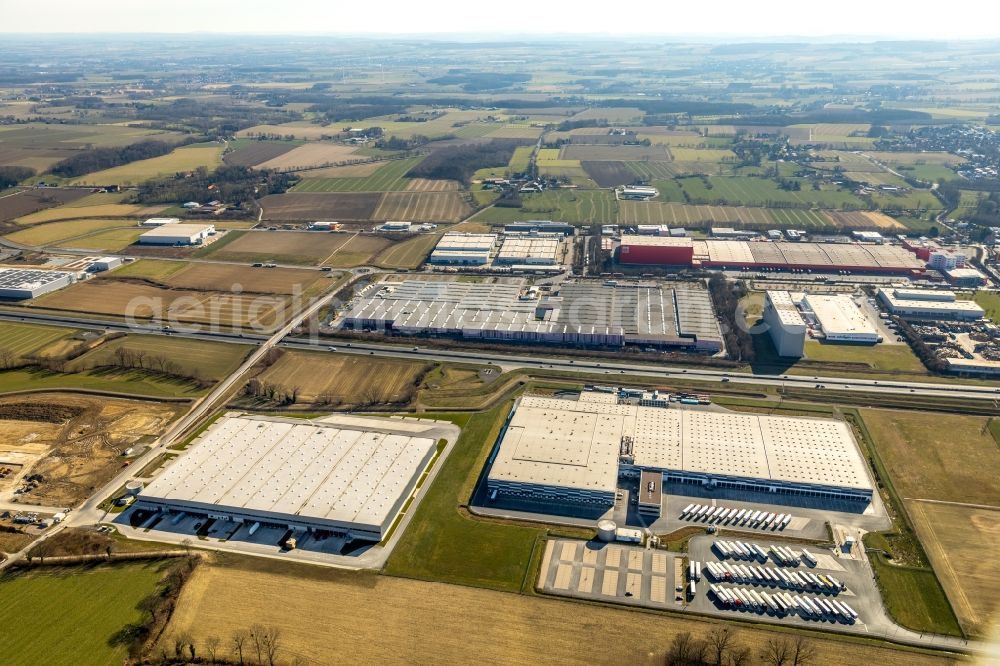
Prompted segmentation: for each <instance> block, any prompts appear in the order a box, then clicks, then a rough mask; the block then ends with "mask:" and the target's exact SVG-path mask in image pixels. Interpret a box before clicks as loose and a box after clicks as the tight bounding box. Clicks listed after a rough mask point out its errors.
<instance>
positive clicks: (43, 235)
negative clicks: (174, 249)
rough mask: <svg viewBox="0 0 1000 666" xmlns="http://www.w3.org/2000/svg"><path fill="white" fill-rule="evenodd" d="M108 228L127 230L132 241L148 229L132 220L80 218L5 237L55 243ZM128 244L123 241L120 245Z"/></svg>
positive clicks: (27, 242) (27, 243)
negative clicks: (142, 227) (140, 226)
mask: <svg viewBox="0 0 1000 666" xmlns="http://www.w3.org/2000/svg"><path fill="white" fill-rule="evenodd" d="M109 229H115V230H123V231H127V232H129V233H130V234H132V236H133V241H134V239H135V238H138V237H139V234H141V233H142V232H144V231H148V229H141V228H139V227H137V226H136V225H135V223H134V222H129V221H128V220H107V219H96V220H90V219H82V220H69V221H64V222H49V223H46V224H36V225H34V226H32V227H28V228H27V229H21V230H20V231H15V232H14V233H12V234H7V238H9V239H10V240H12V241H14V242H15V243H23V244H25V245H57V244H59V243H62V242H63V241H68V240H70V239H75V238H78V237H80V236H87V235H90V234H93V233H96V232H99V231H106V230H109ZM70 244H72V243H70ZM128 244H129V243H125V244H124V245H122V246H121V247H124V246H125V245H128Z"/></svg>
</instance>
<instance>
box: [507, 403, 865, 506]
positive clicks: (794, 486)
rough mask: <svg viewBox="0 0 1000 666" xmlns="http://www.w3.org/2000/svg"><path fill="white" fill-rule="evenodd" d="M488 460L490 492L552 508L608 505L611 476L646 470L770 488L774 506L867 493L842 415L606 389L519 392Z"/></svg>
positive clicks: (713, 484) (858, 498)
mask: <svg viewBox="0 0 1000 666" xmlns="http://www.w3.org/2000/svg"><path fill="white" fill-rule="evenodd" d="M494 456H495V457H494V459H493V462H492V465H491V466H490V469H489V472H488V475H487V484H488V489H489V490H490V492H491V493H493V492H495V493H496V496H505V497H510V498H513V499H516V500H520V501H527V502H536V503H542V504H548V505H551V507H550V509H551V512H554V513H560V512H563V511H570V512H572V507H574V506H577V507H581V508H587V507H591V508H594V507H606V508H610V507H611V506H612V505H613V504H614V500H615V493H616V488H617V480H618V478H619V476H630V477H641V476H642V475H643V474H646V475H647V476H648V473H650V472H652V473H654V474H655V475H656V476H660V477H662V480H663V483H664V484H667V483H671V484H679V485H678V487H679V488H683V487H684V486H685V485H694V486H699V487H707V488H720V489H725V488H732V489H738V490H743V491H749V492H756V493H767V494H771V495H773V499H772V500H769V501H770V502H772V503H782V499H781V496H782V495H807V496H811V497H816V498H828V499H829V500H831V501H836V500H847V501H851V502H858V503H859V504H858V506H861V507H863V506H866V505H867V503H869V502H870V501H871V497H872V485H871V481H870V479H869V477H868V474H867V471H866V469H865V463H864V459H863V458H862V456H861V453H860V451H859V450H858V446H857V444H856V442H855V441H854V436H853V435H852V433H851V430H850V428H849V427H848V426H847V424H846V423H844V422H842V421H836V420H832V419H816V418H792V417H777V416H762V415H756V414H738V413H730V412H709V411H700V410H692V409H676V408H663V407H647V406H642V405H636V404H628V403H625V402H623V401H621V400H620V399H619V396H618V395H616V394H614V393H603V392H591V391H585V392H583V393H581V394H580V395H579V397H578V398H577V399H562V398H551V397H540V396H530V395H529V396H525V397H523V398H521V399H520V401H519V402H518V403H517V405H516V406H515V408H514V410H513V412H512V413H511V416H510V420H509V422H508V423H507V426H506V427H505V428H504V430H503V431H502V433H501V435H500V441H499V445H498V448H497V450H496V452H495V454H494ZM642 478H646V477H642ZM679 492H683V490H680V491H679Z"/></svg>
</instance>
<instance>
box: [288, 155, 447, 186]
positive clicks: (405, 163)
mask: <svg viewBox="0 0 1000 666" xmlns="http://www.w3.org/2000/svg"><path fill="white" fill-rule="evenodd" d="M422 159H423V158H421V157H414V158H410V159H405V160H391V161H388V162H383V163H381V164H380V166H379V168H378V169H377V170H376V171H375V172H374V173H373V174H371V175H370V176H366V177H361V178H307V179H305V180H303V181H302V182H300V183H299V184H297V185H296V186H295V187H293V188H292V189H291V191H292V192H398V191H403V190H407V189H410V185H411V183H412V180H411V179H409V178H405V177H404V176H405V175H406V173H407V172H409V170H410V169H412V168H413V167H415V166H416V165H417V164H419V163H420V161H421V160H422ZM442 182H444V181H442Z"/></svg>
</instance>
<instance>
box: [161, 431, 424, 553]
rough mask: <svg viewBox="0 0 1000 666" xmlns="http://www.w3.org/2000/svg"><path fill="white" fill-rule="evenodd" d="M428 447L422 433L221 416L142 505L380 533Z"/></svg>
mask: <svg viewBox="0 0 1000 666" xmlns="http://www.w3.org/2000/svg"><path fill="white" fill-rule="evenodd" d="M434 451H435V441H434V440H433V439H431V438H426V437H411V436H407V435H404V434H386V433H382V432H372V431H366V430H361V429H353V428H347V427H341V426H336V425H330V424H324V423H320V422H313V421H304V422H295V421H292V420H288V421H285V420H275V419H267V418H260V417H252V416H239V417H224V418H223V419H222V420H220V421H219V422H217V423H216V424H215V425H213V426H212V428H211V429H209V430H208V432H206V433H205V434H204V435H203V436H202V438H201V439H200V440H199V441H198V442H197V443H196V444H195V445H194V446H192V447H191V449H190V450H189V451H188V452H187V453H185V454H184V455H183V456H181V458H179V459H178V460H177V461H176V462H174V463H173V464H171V465H170V466H169V467H168V468H167V469H166V470H165V471H164V472H163V473H162V474H161V475H160V476H158V477H156V478H155V479H154V480H153V481H152V482H151V483H150V484H149V485H148V486H147V487H146V489H145V490H144V491H143V492H142V495H141V499H142V500H146V501H150V502H154V503H157V504H166V505H172V506H174V507H177V508H180V509H184V508H185V507H186V508H191V509H201V510H206V511H213V510H224V511H226V512H227V513H235V514H240V515H246V516H248V517H249V518H250V519H257V520H272V521H282V520H291V521H294V522H296V523H306V524H311V525H315V526H317V527H320V528H326V529H343V530H347V529H356V530H358V531H360V532H365V533H370V534H376V535H377V534H384V532H385V531H386V530H387V529H388V528H389V526H390V524H391V523H392V521H393V519H394V518H395V515H396V513H397V512H398V510H399V507H400V506H401V505H402V503H403V502H404V501H405V499H406V497H407V496H408V494H409V492H410V490H411V489H412V488H413V486H414V484H415V481H416V479H417V477H418V476H419V474H420V473H421V471H422V470H423V469H424V467H425V466H426V465H427V463H428V462H429V461H430V459H431V457H432V456H433V453H434Z"/></svg>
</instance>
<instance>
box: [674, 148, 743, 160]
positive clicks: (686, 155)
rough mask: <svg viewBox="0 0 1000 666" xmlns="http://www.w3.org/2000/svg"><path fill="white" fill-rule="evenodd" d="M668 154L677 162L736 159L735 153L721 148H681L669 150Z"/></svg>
mask: <svg viewBox="0 0 1000 666" xmlns="http://www.w3.org/2000/svg"><path fill="white" fill-rule="evenodd" d="M670 154H671V155H673V156H674V159H675V160H676V161H678V162H727V161H731V160H735V159H736V153H734V152H733V151H731V150H729V149H723V148H681V147H675V148H671V149H670Z"/></svg>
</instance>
